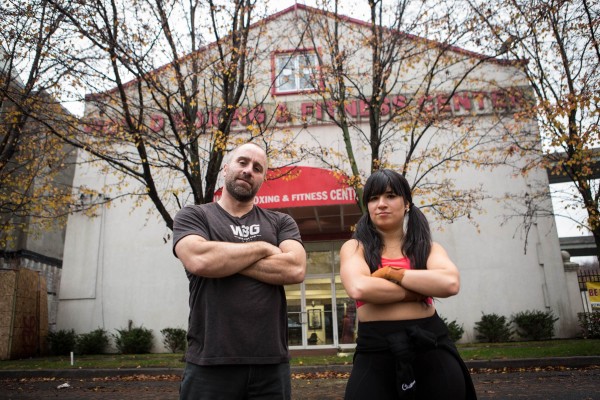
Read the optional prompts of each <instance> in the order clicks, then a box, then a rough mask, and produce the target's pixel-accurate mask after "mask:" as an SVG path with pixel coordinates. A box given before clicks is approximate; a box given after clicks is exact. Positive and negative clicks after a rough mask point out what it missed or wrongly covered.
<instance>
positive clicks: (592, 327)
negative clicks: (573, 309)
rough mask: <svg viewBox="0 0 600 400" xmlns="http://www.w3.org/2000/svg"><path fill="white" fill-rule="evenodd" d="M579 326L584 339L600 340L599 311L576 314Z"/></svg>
mask: <svg viewBox="0 0 600 400" xmlns="http://www.w3.org/2000/svg"><path fill="white" fill-rule="evenodd" d="M577 319H578V320H579V326H580V327H581V330H582V334H583V337H584V338H586V339H600V311H592V312H581V313H577Z"/></svg>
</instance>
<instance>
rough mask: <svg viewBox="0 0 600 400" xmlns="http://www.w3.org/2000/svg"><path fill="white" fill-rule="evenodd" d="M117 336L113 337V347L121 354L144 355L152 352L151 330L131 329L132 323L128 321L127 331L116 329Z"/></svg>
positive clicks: (152, 337)
mask: <svg viewBox="0 0 600 400" xmlns="http://www.w3.org/2000/svg"><path fill="white" fill-rule="evenodd" d="M117 332H118V334H116V335H113V337H114V338H115V345H116V346H117V349H118V350H119V352H120V353H122V354H144V353H150V351H151V350H152V341H153V339H154V335H153V334H152V330H151V329H146V328H143V327H141V326H140V327H137V328H134V327H133V321H131V320H129V324H128V326H127V329H117Z"/></svg>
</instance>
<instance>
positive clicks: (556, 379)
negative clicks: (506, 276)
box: [0, 366, 600, 400]
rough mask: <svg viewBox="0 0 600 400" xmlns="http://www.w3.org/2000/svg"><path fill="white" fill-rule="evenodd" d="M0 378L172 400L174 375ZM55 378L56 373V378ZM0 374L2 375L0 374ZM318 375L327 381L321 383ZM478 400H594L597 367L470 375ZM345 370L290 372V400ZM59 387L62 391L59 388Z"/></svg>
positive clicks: (16, 395) (49, 394)
mask: <svg viewBox="0 0 600 400" xmlns="http://www.w3.org/2000/svg"><path fill="white" fill-rule="evenodd" d="M145 372H146V371H139V373H137V374H132V375H130V374H129V373H128V374H127V375H118V374H117V375H112V376H101V375H102V374H96V375H97V376H86V374H80V376H78V377H68V376H63V377H60V376H59V377H56V376H55V377H52V376H36V377H27V378H19V377H16V376H13V377H10V378H7V377H4V378H0V398H1V399H6V400H20V399H31V400H33V399H36V400H37V399H61V400H79V399H123V400H127V399H131V400H162V399H165V400H167V399H177V397H178V385H179V375H178V374H177V373H166V374H160V373H158V374H156V373H152V374H149V373H145ZM59 375H60V374H59ZM0 376H2V374H0ZM323 376H327V377H328V378H326V379H323V378H322V377H323ZM472 376H473V381H474V383H475V389H476V390H477V395H478V398H479V399H496V400H500V399H531V400H549V399H560V400H600V383H599V382H600V366H592V367H586V368H564V367H552V368H530V369H521V370H514V369H507V370H504V371H502V370H496V371H491V370H488V371H485V370H483V371H482V372H474V373H473V375H472ZM346 380H347V372H340V371H333V372H327V371H321V372H320V373H313V372H303V373H294V374H293V379H292V391H293V392H292V393H293V399H297V400H334V399H342V398H343V394H344V389H345V386H346ZM59 387H62V388H59Z"/></svg>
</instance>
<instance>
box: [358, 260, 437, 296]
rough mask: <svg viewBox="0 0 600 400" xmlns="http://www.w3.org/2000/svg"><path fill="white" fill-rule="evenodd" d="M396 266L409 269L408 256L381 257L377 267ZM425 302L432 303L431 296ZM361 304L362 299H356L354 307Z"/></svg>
mask: <svg viewBox="0 0 600 400" xmlns="http://www.w3.org/2000/svg"><path fill="white" fill-rule="evenodd" d="M388 266H389V267H397V268H404V269H411V267H410V259H409V258H408V257H402V258H384V257H381V265H380V266H379V268H383V267H388ZM425 302H426V303H427V304H428V305H432V304H433V299H432V298H431V297H428V298H427V299H425ZM363 304H365V303H364V302H362V301H358V300H357V301H356V308H358V307H360V306H362V305H363Z"/></svg>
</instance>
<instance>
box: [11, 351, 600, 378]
mask: <svg viewBox="0 0 600 400" xmlns="http://www.w3.org/2000/svg"><path fill="white" fill-rule="evenodd" d="M465 364H467V367H468V368H469V369H471V370H474V371H482V372H485V371H486V370H490V371H497V370H503V369H512V370H517V369H533V368H548V367H565V368H587V367H592V366H597V367H600V355H597V356H578V357H547V358H523V359H504V360H469V361H465ZM351 369H352V365H351V364H348V365H314V366H310V365H307V366H292V368H291V370H292V374H318V373H323V372H333V373H349V372H350V370H351ZM182 373H183V368H123V369H119V368H114V369H101V368H98V369H96V368H77V367H76V366H75V367H73V368H69V369H60V370H41V369H40V370H4V371H3V370H0V379H19V378H41V377H54V378H71V379H84V378H93V377H114V376H131V375H138V374H144V375H149V376H157V375H178V376H180V375H181V374H182Z"/></svg>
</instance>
